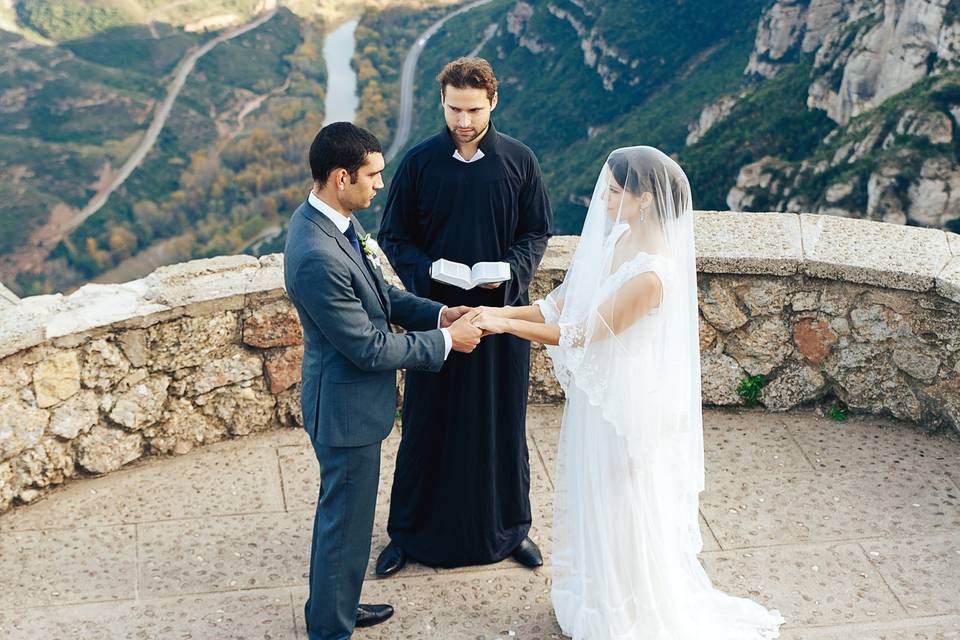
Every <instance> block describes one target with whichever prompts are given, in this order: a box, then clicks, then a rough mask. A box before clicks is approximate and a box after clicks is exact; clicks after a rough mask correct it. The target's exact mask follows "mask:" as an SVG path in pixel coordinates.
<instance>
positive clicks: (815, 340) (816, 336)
mask: <svg viewBox="0 0 960 640" xmlns="http://www.w3.org/2000/svg"><path fill="white" fill-rule="evenodd" d="M838 339H839V338H838V336H837V334H836V332H835V331H834V330H833V328H831V326H830V323H828V322H827V321H826V320H814V319H811V318H804V319H803V320H800V321H799V322H797V324H795V325H794V326H793V342H794V344H795V345H797V351H799V352H800V353H801V354H802V355H803V357H804V358H806V359H807V360H808V361H809V362H811V363H813V364H820V363H821V362H823V360H824V359H825V358H826V357H827V356H828V355H830V351H831V349H832V348H833V345H835V344H836V343H837V340H838Z"/></svg>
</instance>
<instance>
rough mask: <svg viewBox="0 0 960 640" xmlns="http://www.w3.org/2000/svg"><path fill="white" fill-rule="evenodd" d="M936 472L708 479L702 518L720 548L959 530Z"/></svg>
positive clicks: (948, 485)
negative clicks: (715, 537)
mask: <svg viewBox="0 0 960 640" xmlns="http://www.w3.org/2000/svg"><path fill="white" fill-rule="evenodd" d="M958 495H960V494H958V492H957V490H956V487H955V486H954V485H953V484H952V482H951V481H950V479H949V478H948V477H947V475H946V474H945V473H943V472H940V473H936V474H934V473H930V474H923V473H920V474H917V473H914V472H913V471H912V470H910V469H904V468H891V469H890V470H889V471H879V470H878V471H874V472H870V473H837V474H793V475H791V474H787V475H783V476H773V477H769V478H764V477H754V478H737V477H735V476H721V477H716V476H714V477H712V478H709V477H708V479H707V491H705V492H704V493H703V494H702V495H701V498H700V507H701V511H702V512H703V515H704V517H705V518H706V519H707V521H708V522H709V523H710V527H711V528H712V529H713V532H714V534H715V535H716V536H717V540H718V541H719V542H720V544H721V545H722V546H723V548H724V549H732V548H737V547H751V546H763V545H772V544H785V543H792V542H805V541H839V540H852V539H859V538H871V537H882V536H892V537H897V538H901V537H904V536H911V535H920V534H935V533H937V532H945V531H954V530H956V528H957V527H958V526H960V499H958Z"/></svg>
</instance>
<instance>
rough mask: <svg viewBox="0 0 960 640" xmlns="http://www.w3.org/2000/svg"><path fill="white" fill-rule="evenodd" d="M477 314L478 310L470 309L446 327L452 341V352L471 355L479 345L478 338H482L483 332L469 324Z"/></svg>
mask: <svg viewBox="0 0 960 640" xmlns="http://www.w3.org/2000/svg"><path fill="white" fill-rule="evenodd" d="M479 314H480V310H479V309H470V310H469V311H467V312H466V313H464V314H463V315H461V316H460V317H459V318H457V319H456V320H455V321H454V322H453V324H451V325H450V326H449V327H447V330H448V331H449V332H450V338H452V340H453V350H454V351H459V352H460V353H471V352H472V351H473V350H474V349H476V348H477V345H478V344H480V338H482V337H483V332H482V331H481V330H480V329H478V328H477V327H475V326H473V324H472V322H471V321H472V320H473V319H474V318H475V317H477V315H479Z"/></svg>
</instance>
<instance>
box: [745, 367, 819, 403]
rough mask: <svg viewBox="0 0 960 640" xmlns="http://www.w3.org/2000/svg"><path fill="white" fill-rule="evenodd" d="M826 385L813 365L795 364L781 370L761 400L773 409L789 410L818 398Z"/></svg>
mask: <svg viewBox="0 0 960 640" xmlns="http://www.w3.org/2000/svg"><path fill="white" fill-rule="evenodd" d="M825 387H826V381H825V380H824V378H823V375H822V374H821V373H820V372H819V371H818V370H817V369H814V368H813V367H810V366H807V365H803V364H795V365H793V366H789V367H787V368H786V369H785V370H784V371H781V372H780V373H779V374H778V375H777V376H776V377H775V378H774V379H773V380H771V381H770V382H769V383H768V384H767V385H766V386H765V387H764V388H763V391H762V392H761V393H760V402H762V403H763V406H765V407H766V408H767V409H770V410H771V411H787V410H789V409H793V408H794V407H796V406H798V405H800V404H803V403H805V402H810V401H811V400H815V399H816V398H818V397H819V396H820V395H821V393H822V392H823V390H824V388H825Z"/></svg>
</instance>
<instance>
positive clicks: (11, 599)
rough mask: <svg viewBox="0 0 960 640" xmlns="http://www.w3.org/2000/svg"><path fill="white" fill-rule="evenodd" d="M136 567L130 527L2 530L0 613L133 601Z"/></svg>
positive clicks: (134, 546) (132, 530)
mask: <svg viewBox="0 0 960 640" xmlns="http://www.w3.org/2000/svg"><path fill="white" fill-rule="evenodd" d="M136 568H137V534H136V527H133V526H123V525H118V526H112V527H96V528H89V529H75V530H73V531H62V530H59V531H18V532H5V533H3V534H0V576H2V578H0V611H8V612H10V611H14V610H16V609H20V608H26V607H42V606H49V605H64V604H73V603H80V602H96V601H103V600H127V599H133V598H136V597H137V569H136ZM0 637H5V636H3V635H2V634H0Z"/></svg>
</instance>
